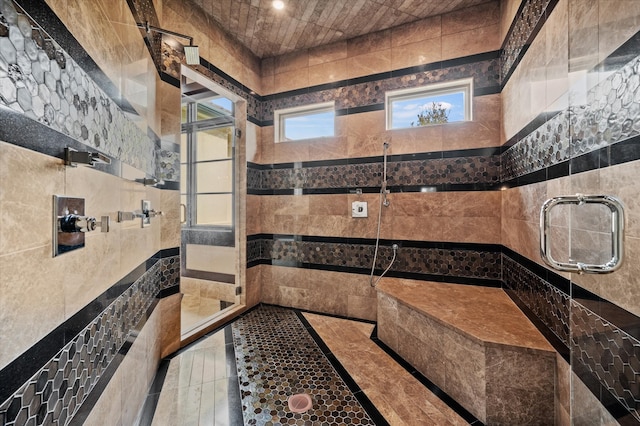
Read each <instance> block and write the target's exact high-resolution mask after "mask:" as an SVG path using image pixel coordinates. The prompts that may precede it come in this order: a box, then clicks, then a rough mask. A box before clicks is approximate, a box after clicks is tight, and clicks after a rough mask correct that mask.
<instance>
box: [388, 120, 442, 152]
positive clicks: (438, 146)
mask: <svg viewBox="0 0 640 426" xmlns="http://www.w3.org/2000/svg"><path fill="white" fill-rule="evenodd" d="M443 131H444V126H441V125H435V126H421V127H411V128H408V129H395V130H392V131H390V132H387V133H385V135H387V137H389V140H390V142H391V143H390V145H389V152H390V153H391V154H410V153H416V152H433V151H443V150H444V146H443V133H444V132H443Z"/></svg>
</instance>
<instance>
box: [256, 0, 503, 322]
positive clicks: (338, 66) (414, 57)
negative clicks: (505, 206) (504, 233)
mask: <svg viewBox="0 0 640 426" xmlns="http://www.w3.org/2000/svg"><path fill="white" fill-rule="evenodd" d="M499 20H500V8H499V4H498V2H489V3H486V4H484V5H482V6H478V7H476V8H473V9H466V10H463V11H459V12H454V13H451V14H447V15H443V16H437V17H433V18H429V19H427V20H423V21H419V22H416V23H414V24H411V25H407V26H403V27H399V28H395V29H391V30H386V31H382V32H378V33H375V34H371V35H368V36H363V37H360V38H356V39H353V40H348V41H345V42H340V43H336V44H333V45H330V46H324V47H321V48H315V49H310V50H308V51H303V52H298V53H295V54H291V55H286V56H283V57H278V58H272V59H265V60H263V61H262V81H263V90H264V93H263V98H264V104H265V107H264V109H263V115H262V117H260V118H261V120H262V123H261V124H262V126H261V127H260V129H259V130H260V136H261V139H260V144H259V145H258V146H257V149H256V152H255V154H254V156H253V158H250V157H249V158H248V160H249V161H250V162H252V163H253V164H252V165H250V167H249V173H248V181H249V189H248V191H249V194H250V195H248V196H247V211H248V212H260V216H259V217H258V216H257V215H250V216H248V218H247V220H248V223H247V227H248V230H247V233H248V234H256V235H257V234H260V235H259V236H258V235H257V237H258V238H259V239H260V241H261V244H262V245H263V247H262V250H263V252H262V253H263V254H265V255H266V256H267V257H272V255H275V258H274V259H275V260H274V261H273V262H272V263H273V265H274V266H267V265H259V266H256V267H255V268H251V269H249V271H248V281H250V282H251V280H252V278H253V280H254V281H255V282H258V281H259V282H260V283H261V285H262V296H263V297H262V300H263V301H264V302H267V303H276V304H280V305H285V306H296V307H301V308H307V309H313V307H314V306H316V307H318V306H322V307H323V309H325V310H326V311H327V312H332V313H335V314H340V315H348V316H352V317H359V318H367V319H375V291H372V290H371V288H370V286H369V282H368V281H369V280H368V277H367V276H365V275H364V274H357V275H356V274H353V273H349V272H356V270H358V272H360V273H361V271H362V270H363V269H365V268H366V267H367V266H370V264H371V260H372V253H370V249H371V241H366V242H360V241H356V240H357V239H358V238H364V239H372V238H375V236H376V223H377V217H378V211H379V208H380V207H379V206H380V204H379V203H380V202H379V196H378V194H377V193H376V192H375V191H376V189H375V188H376V187H378V188H379V186H380V179H381V177H380V175H381V170H382V167H381V155H382V142H383V141H389V142H390V149H389V153H390V155H391V156H392V157H390V164H389V171H390V174H389V176H390V185H391V186H392V187H394V194H393V196H392V197H390V200H391V205H390V207H389V208H384V210H383V212H382V213H383V214H382V228H381V237H382V238H383V239H385V240H386V242H385V245H386V246H389V245H390V243H391V242H392V241H394V240H413V241H426V242H431V243H433V245H432V247H431V248H428V247H423V248H421V247H415V248H409V247H407V248H406V249H403V250H401V252H400V258H399V263H398V265H405V266H406V268H405V267H399V271H403V272H410V271H412V270H419V269H421V267H419V266H418V264H420V265H424V262H425V261H423V260H424V259H427V258H429V257H430V256H432V255H433V254H434V253H437V252H438V250H440V251H441V252H443V253H444V252H447V250H448V249H449V247H448V246H446V245H442V244H441V245H440V246H438V245H437V243H443V244H445V243H448V242H458V243H469V245H467V246H465V247H457V248H456V249H457V250H458V254H459V255H461V256H457V255H456V254H454V253H456V249H454V250H453V252H451V256H450V259H449V260H451V261H452V265H453V266H452V267H453V268H459V270H460V271H462V270H466V271H467V272H466V273H467V276H470V277H471V276H475V277H480V276H482V277H483V279H487V280H491V279H493V280H496V279H499V277H498V276H497V275H496V274H494V273H492V271H491V270H490V269H491V268H490V267H488V270H483V271H477V270H473V267H471V269H469V270H467V269H465V268H467V267H470V264H465V262H467V261H468V259H470V258H473V257H474V256H477V255H479V253H480V252H479V251H478V247H475V246H473V245H474V244H476V243H492V242H495V243H499V237H498V235H499V227H500V213H499V203H500V193H499V192H497V191H477V190H478V189H480V188H482V189H486V188H487V187H490V186H491V185H492V184H494V183H496V182H497V179H498V175H499V169H498V167H499V166H498V163H497V162H496V161H495V157H494V155H495V154H499V152H497V153H496V152H491V151H483V150H482V149H483V148H487V147H493V148H495V147H497V146H498V145H499V140H500V95H499V94H498V93H497V92H499V66H498V55H497V51H498V50H499V48H500V41H499ZM479 37H482V39H483V42H482V43H479V42H478V38H479ZM464 77H473V78H474V84H475V86H474V89H475V92H476V93H475V96H474V97H473V107H474V121H473V122H467V123H452V124H449V125H447V126H434V127H429V128H414V129H405V130H398V131H393V132H392V131H387V130H386V129H385V114H384V110H383V108H384V106H383V104H384V92H385V91H387V90H393V89H395V88H402V87H410V86H413V85H420V84H428V83H429V82H438V81H450V80H454V79H457V78H464ZM327 100H334V101H335V103H336V109H337V110H339V111H341V113H340V114H338V115H337V117H336V130H335V133H336V136H335V137H333V138H324V139H322V140H311V141H301V142H297V143H274V135H273V126H272V125H271V124H272V120H273V117H272V113H273V109H277V108H283V107H285V106H295V105H301V104H308V103H313V102H320V101H327ZM474 149H475V151H468V152H467V154H468V155H467V156H466V157H465V156H464V155H460V157H464V158H462V159H461V158H446V157H445V154H443V152H444V151H449V150H474ZM418 153H419V155H418V156H415V155H414V154H418ZM261 165H265V166H261ZM448 185H453V186H454V187H455V189H456V191H444V192H441V191H442V189H443V188H444V187H446V186H448ZM465 185H466V186H465ZM425 186H432V187H431V189H430V192H426V191H424V188H422V190H423V192H420V190H421V187H425ZM401 187H402V188H404V190H405V192H398V191H399V189H400V188H401ZM409 187H411V188H409ZM357 188H360V189H364V190H363V192H364V193H363V194H356V193H355V192H356V189H357ZM368 188H371V189H370V190H369V189H368ZM436 188H438V189H439V190H440V191H435V189H436ZM408 191H411V192H408ZM470 191H473V192H470ZM251 194H252V195H251ZM294 194H295V195H294ZM470 194H473V196H470ZM356 200H358V201H367V202H368V207H369V217H368V218H364V219H352V218H351V202H353V201H356ZM279 236H282V238H280V237H279ZM301 236H309V237H308V239H305V238H304V237H301ZM301 238H302V239H301ZM298 240H300V241H298ZM264 244H266V246H264ZM362 244H364V245H362ZM276 247H278V250H275V248H276ZM485 249H486V247H483V248H481V249H480V250H481V251H482V252H483V256H484V255H485V254H486V255H487V256H488V258H490V257H491V256H495V252H492V253H489V252H485V251H484V250H485ZM265 250H266V252H265ZM249 251H250V250H249V249H248V252H249ZM276 251H277V253H276ZM467 256H470V258H468V257H467ZM389 259H390V251H389V250H386V251H385V252H384V255H383V257H382V259H381V260H380V266H381V267H383V266H382V265H383V264H384V263H385V262H387V261H388V260H389ZM426 262H427V263H429V262H428V261H426ZM258 263H260V262H258ZM296 264H297V265H299V266H301V267H298V268H286V267H283V266H286V265H289V266H292V265H296ZM410 264H415V265H414V267H413V269H412V267H411V266H409V265H410ZM487 264H488V265H489V264H491V262H487ZM276 265H282V266H276ZM305 265H307V266H305ZM308 265H325V266H324V267H323V268H322V269H325V270H324V271H323V270H319V269H318V268H315V267H311V268H310V267H308ZM326 269H328V270H326ZM435 269H437V267H435ZM445 269H446V267H445ZM431 273H432V278H433V279H443V278H442V276H443V275H442V274H445V275H452V274H450V273H449V271H437V270H434V268H433V267H431ZM462 275H464V274H462ZM329 276H330V277H331V279H326V278H327V277H329ZM257 277H259V278H257ZM285 277H286V278H285ZM339 283H341V284H339Z"/></svg>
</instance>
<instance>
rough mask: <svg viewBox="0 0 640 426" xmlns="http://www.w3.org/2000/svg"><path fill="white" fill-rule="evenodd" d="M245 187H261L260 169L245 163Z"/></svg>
mask: <svg viewBox="0 0 640 426" xmlns="http://www.w3.org/2000/svg"><path fill="white" fill-rule="evenodd" d="M247 188H253V189H263V184H262V170H261V169H259V168H256V167H252V166H251V165H249V164H248V165H247Z"/></svg>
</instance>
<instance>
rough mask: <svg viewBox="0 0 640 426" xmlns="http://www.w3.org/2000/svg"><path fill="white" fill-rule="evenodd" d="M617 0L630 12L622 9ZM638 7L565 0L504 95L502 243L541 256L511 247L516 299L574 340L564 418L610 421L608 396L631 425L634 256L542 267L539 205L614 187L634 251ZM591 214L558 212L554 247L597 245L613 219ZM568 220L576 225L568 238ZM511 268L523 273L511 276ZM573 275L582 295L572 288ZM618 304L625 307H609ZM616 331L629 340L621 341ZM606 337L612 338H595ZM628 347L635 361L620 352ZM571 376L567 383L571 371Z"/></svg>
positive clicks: (582, 251) (582, 249) (563, 250)
mask: <svg viewBox="0 0 640 426" xmlns="http://www.w3.org/2000/svg"><path fill="white" fill-rule="evenodd" d="M620 8H622V9H624V10H625V12H624V16H622V14H621V13H620ZM638 16H639V10H638V4H637V3H633V2H625V1H620V2H618V1H613V2H598V3H597V7H594V5H593V4H589V5H588V4H586V3H584V2H579V1H573V0H570V1H563V0H560V1H559V2H557V5H555V6H554V8H553V12H551V13H550V14H548V16H546V17H545V23H544V26H543V27H542V28H541V30H540V32H539V34H538V35H537V36H536V38H535V40H533V42H532V43H531V44H530V46H529V47H528V50H527V51H526V53H525V54H524V56H523V57H522V58H521V60H520V62H519V64H518V65H517V67H516V69H515V71H514V72H513V74H512V75H511V77H510V79H509V80H508V82H506V84H505V86H504V88H503V90H502V94H501V95H502V97H501V99H502V102H503V111H504V136H505V140H506V142H507V146H508V147H510V148H509V149H508V150H507V151H506V152H505V153H504V154H503V156H502V160H503V161H502V173H503V174H502V179H503V180H504V181H506V182H508V183H510V184H515V185H518V186H517V187H513V188H510V189H507V190H506V191H503V197H502V203H503V209H502V213H503V217H502V239H503V245H505V246H506V247H508V248H510V249H512V250H514V252H515V253H510V254H514V255H515V256H516V257H517V256H520V255H522V256H524V257H525V258H527V259H529V260H530V261H533V262H532V263H530V264H529V265H527V262H526V261H525V262H524V263H523V262H522V261H521V260H522V259H520V260H518V259H512V258H509V257H505V258H504V259H503V262H504V267H503V276H504V279H505V283H506V284H507V286H508V287H509V288H511V289H512V290H513V291H514V293H516V294H517V295H516V297H517V298H518V299H516V300H519V301H520V302H523V304H524V307H525V309H528V310H530V311H534V312H535V317H536V318H538V320H540V321H541V322H542V323H544V324H546V325H547V326H548V327H549V329H550V330H551V331H552V335H553V336H555V337H557V338H558V339H559V340H560V341H561V342H562V344H563V345H568V348H569V349H571V369H572V370H573V372H572V373H571V374H570V375H569V376H570V377H571V378H570V383H571V384H570V390H571V392H572V394H573V395H574V398H573V400H572V402H571V407H568V409H567V404H566V397H565V398H564V399H565V403H564V404H563V407H564V409H563V410H561V411H559V412H557V414H558V418H561V419H563V420H562V421H563V424H568V423H569V422H572V423H575V424H588V423H589V422H592V421H594V420H593V419H600V422H602V423H603V424H604V423H608V422H610V421H613V420H612V414H610V413H609V412H607V409H605V408H604V407H605V406H606V407H607V408H608V409H609V410H611V413H613V415H614V416H615V417H616V418H617V421H619V422H620V423H622V424H627V423H628V424H637V422H638V417H637V413H636V412H635V405H634V404H635V399H637V391H636V389H635V387H634V383H635V377H632V376H633V371H634V370H633V369H629V370H628V371H627V370H625V369H624V368H618V367H619V366H620V365H621V364H625V362H629V361H630V360H631V359H632V358H633V357H634V356H631V355H629V351H628V350H629V349H630V350H631V352H633V350H634V349H633V348H634V347H635V346H634V345H636V344H637V336H636V335H635V334H634V332H633V330H634V329H635V328H636V327H637V323H638V320H637V316H636V315H638V313H640V308H639V306H638V304H637V303H636V301H635V298H634V297H633V294H635V287H636V285H635V283H636V282H637V279H636V277H637V273H636V272H635V265H633V262H631V263H632V264H628V263H625V264H624V265H623V268H622V269H621V270H619V271H617V272H615V273H613V274H609V275H585V276H582V275H577V274H566V273H564V274H561V275H557V276H555V274H553V273H552V272H548V273H545V269H544V268H542V267H541V266H539V265H542V264H543V262H542V259H541V258H540V255H539V253H538V252H539V249H538V236H537V235H538V229H537V228H538V224H537V221H538V218H537V210H538V209H539V207H540V205H541V204H542V202H544V200H545V199H547V198H550V197H553V196H558V195H566V194H573V193H592V194H595V193H606V194H611V195H614V196H617V197H619V198H621V199H623V200H624V201H623V202H624V203H625V204H626V203H630V204H628V208H627V209H626V213H627V215H628V216H627V218H628V222H627V223H628V224H629V226H630V227H631V228H630V229H629V230H628V231H627V232H626V234H627V235H626V237H627V238H626V243H625V247H626V248H627V249H628V250H629V253H635V250H636V235H635V231H633V230H632V229H633V226H634V225H633V224H634V223H635V221H636V219H635V216H636V215H637V209H636V208H635V201H633V200H634V199H635V198H637V189H633V190H632V189H630V187H629V186H627V185H628V182H630V180H628V179H636V177H632V176H636V175H637V172H636V170H634V169H637V164H636V163H637V159H638V153H637V148H636V147H637V136H636V133H635V130H634V125H635V122H636V117H635V109H634V108H635V107H634V106H633V102H634V101H632V100H631V99H633V97H634V93H635V91H636V87H635V83H634V81H635V80H637V77H635V76H634V74H635V69H636V68H637V63H636V61H637V57H638V54H639V53H640V48H639V46H640V45H639V43H638V41H637V32H638V30H639V29H640V22H639V20H638ZM614 22H615V24H614ZM614 27H615V29H614ZM558 46H560V48H558ZM629 107H631V108H629ZM613 176H615V177H613ZM603 177H604V180H605V181H606V182H607V183H606V184H605V185H603V184H602V182H603ZM614 182H615V183H614ZM584 221H585V215H584V214H581V212H580V211H579V210H578V209H574V211H571V212H563V214H562V215H557V216H556V217H554V232H555V234H554V235H556V236H557V237H558V241H557V242H556V243H555V247H554V249H557V253H559V254H562V255H565V256H569V255H571V256H572V257H574V258H579V257H582V256H584V255H591V254H592V253H593V249H594V247H595V246H596V244H597V242H598V241H599V238H600V236H599V234H598V230H599V228H598V226H599V225H601V224H602V223H604V222H605V221H604V220H602V219H600V218H597V217H591V218H589V220H588V222H589V224H590V226H591V231H590V232H584V229H581V230H580V231H579V232H578V231H575V228H580V227H581V223H584ZM570 222H571V224H572V228H574V231H573V232H572V234H571V238H569V232H568V225H569V223H570ZM631 256H635V254H631ZM514 260H515V261H514ZM523 267H524V270H523V269H522V268H523ZM518 268H520V269H521V270H520V272H517V269H518ZM539 268H542V270H541V271H538V272H537V273H536V274H530V273H529V272H526V270H527V269H528V270H529V271H530V272H531V271H535V270H536V269H539ZM514 273H516V274H517V275H515V276H512V275H513V274H514ZM535 275H537V276H538V277H537V278H535V277H534V276H535ZM527 276H529V277H528V278H527ZM523 278H524V279H523ZM509 282H511V283H518V285H516V286H512V285H510V284H509ZM569 283H571V285H572V286H573V287H572V289H571V294H572V295H573V296H574V298H573V299H569V297H568V294H569V293H570V291H569V287H568V285H569ZM632 283H633V284H632ZM585 289H587V290H589V292H593V293H595V295H594V294H593V293H589V292H587V293H589V294H588V296H585V297H582V296H580V295H581V294H582V293H581V292H584V291H585ZM612 306H613V307H616V309H617V310H620V312H618V311H617V310H616V309H613V310H611V309H609V308H608V307H612ZM621 308H622V309H621ZM625 312H626V313H625ZM629 315H630V316H629ZM619 318H629V319H628V320H620V319H619ZM633 324H635V325H633ZM605 336H607V337H605ZM618 338H621V339H622V340H621V341H620V342H617V340H618ZM601 339H604V340H606V342H607V344H606V345H605V344H604V343H597V342H599V341H601ZM604 340H602V342H604ZM609 341H611V342H615V344H609ZM618 343H619V345H618ZM618 346H620V348H622V347H623V346H624V349H619V348H618ZM620 356H622V357H623V358H624V359H625V360H626V361H624V362H621V361H620ZM568 359H569V358H567V360H568ZM625 365H627V364H625ZM565 376H566V375H565ZM563 380H564V381H565V382H566V377H565V378H564V379H563ZM564 388H565V391H564V392H565V393H568V392H569V390H568V389H566V386H564ZM590 393H591V395H589V394H590ZM559 397H560V398H562V395H559ZM586 401H589V403H588V404H587V403H586ZM596 401H599V402H600V404H598V403H597V402H596ZM587 405H589V407H588V409H587ZM587 413H588V414H587Z"/></svg>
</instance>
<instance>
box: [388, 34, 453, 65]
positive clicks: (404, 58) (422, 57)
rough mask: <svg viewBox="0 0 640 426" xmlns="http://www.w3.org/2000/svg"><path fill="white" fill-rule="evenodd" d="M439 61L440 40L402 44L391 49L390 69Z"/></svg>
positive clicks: (440, 57)
mask: <svg viewBox="0 0 640 426" xmlns="http://www.w3.org/2000/svg"><path fill="white" fill-rule="evenodd" d="M441 59H442V45H441V39H440V38H433V39H430V40H426V41H424V40H423V41H419V42H416V43H410V44H402V45H399V46H394V47H393V48H392V49H391V68H392V69H394V70H396V69H401V68H408V67H413V66H416V65H423V64H430V63H433V62H437V61H439V60H441Z"/></svg>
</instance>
